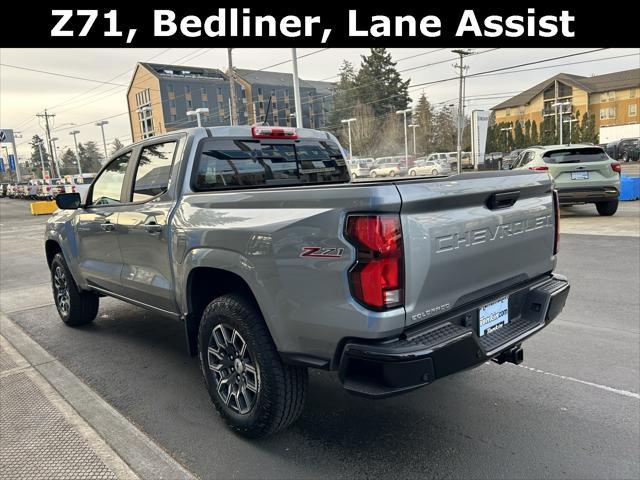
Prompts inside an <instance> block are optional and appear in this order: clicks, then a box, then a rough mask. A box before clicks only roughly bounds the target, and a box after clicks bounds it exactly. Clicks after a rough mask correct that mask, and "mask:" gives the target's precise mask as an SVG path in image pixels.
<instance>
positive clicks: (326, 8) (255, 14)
mask: <svg viewBox="0 0 640 480" xmlns="http://www.w3.org/2000/svg"><path fill="white" fill-rule="evenodd" d="M5 3H6V5H4V6H3V9H2V20H3V21H2V42H1V45H2V46H3V47H239V48H240V47H252V48H255V47H323V46H324V47H375V46H385V47H424V48H429V47H445V46H446V47H456V46H460V47H464V46H473V47H566V48H571V47H636V46H638V47H640V41H639V37H638V28H637V21H636V20H633V19H631V18H629V17H620V18H616V19H613V18H610V17H609V16H607V18H606V19H605V18H603V17H602V13H601V12H602V10H601V7H598V6H595V5H593V4H590V3H588V2H582V3H581V4H578V5H576V4H573V2H562V1H561V0H559V1H558V2H555V3H553V4H552V5H544V4H543V5H541V4H540V2H525V3H522V2H515V1H514V2H510V4H509V5H507V6H504V5H502V6H488V5H479V6H478V3H475V4H471V3H470V2H468V3H467V4H466V5H456V6H451V5H447V6H443V5H442V4H443V3H444V2H437V3H436V2H433V3H430V2H424V3H421V5H420V6H415V5H413V6H408V5H406V4H407V3H409V2H400V3H399V4H398V5H396V6H390V5H385V6H374V4H373V2H372V5H370V6H366V7H363V6H362V5H360V6H359V7H358V6H355V5H354V6H348V5H345V4H340V5H338V6H336V5H331V4H330V3H326V2H290V1H289V2H277V1H273V0H271V1H269V2H263V3H253V2H251V3H241V2H229V1H227V2H215V1H209V2H198V3H197V4H194V6H185V5H184V4H182V3H177V2H158V3H156V2H150V3H148V4H146V5H143V4H138V5H127V6H119V5H118V4H116V3H113V4H110V5H109V4H106V5H105V4H103V5H102V6H101V7H92V6H87V2H83V3H82V4H80V5H78V4H75V3H74V2H68V1H67V2H65V1H56V0H52V1H51V2H43V3H40V4H35V3H32V2H29V3H27V2H22V3H20V2H5ZM619 11H621V10H619ZM627 22H628V24H627ZM614 25H615V26H614Z"/></svg>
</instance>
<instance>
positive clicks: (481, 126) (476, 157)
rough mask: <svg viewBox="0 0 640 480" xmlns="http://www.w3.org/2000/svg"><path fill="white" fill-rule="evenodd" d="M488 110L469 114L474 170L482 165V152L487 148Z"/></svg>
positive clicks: (489, 113)
mask: <svg viewBox="0 0 640 480" xmlns="http://www.w3.org/2000/svg"><path fill="white" fill-rule="evenodd" d="M490 115H491V112H490V111H488V110H474V111H473V112H471V157H472V158H473V165H474V168H475V169H476V170H477V169H478V165H484V153H485V152H484V151H485V148H486V146H487V130H488V128H489V116H490Z"/></svg>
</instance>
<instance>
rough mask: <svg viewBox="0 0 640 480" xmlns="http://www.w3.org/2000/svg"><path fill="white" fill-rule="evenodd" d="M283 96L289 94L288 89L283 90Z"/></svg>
mask: <svg viewBox="0 0 640 480" xmlns="http://www.w3.org/2000/svg"><path fill="white" fill-rule="evenodd" d="M284 96H285V97H288V96H289V89H288V88H285V90H284Z"/></svg>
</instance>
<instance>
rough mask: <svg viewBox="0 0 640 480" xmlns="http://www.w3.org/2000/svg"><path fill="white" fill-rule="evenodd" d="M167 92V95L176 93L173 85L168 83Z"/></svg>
mask: <svg viewBox="0 0 640 480" xmlns="http://www.w3.org/2000/svg"><path fill="white" fill-rule="evenodd" d="M167 91H168V92H169V93H176V91H175V90H174V89H173V83H168V84H167Z"/></svg>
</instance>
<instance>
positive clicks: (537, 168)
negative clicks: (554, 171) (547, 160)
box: [529, 166, 549, 172]
mask: <svg viewBox="0 0 640 480" xmlns="http://www.w3.org/2000/svg"><path fill="white" fill-rule="evenodd" d="M529 170H539V171H542V172H544V171H546V170H549V167H544V166H543V167H529Z"/></svg>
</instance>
